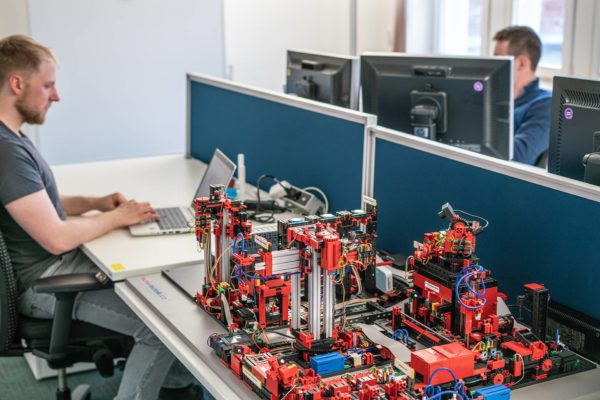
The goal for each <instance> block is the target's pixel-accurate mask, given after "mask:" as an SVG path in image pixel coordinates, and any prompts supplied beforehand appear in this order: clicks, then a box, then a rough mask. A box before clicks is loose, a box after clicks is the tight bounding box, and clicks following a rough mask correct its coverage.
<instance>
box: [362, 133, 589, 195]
mask: <svg viewBox="0 0 600 400" xmlns="http://www.w3.org/2000/svg"><path fill="white" fill-rule="evenodd" d="M377 139H382V140H386V141H388V142H392V143H395V144H399V145H402V146H406V147H410V148H413V149H416V150H420V151H423V152H426V153H430V154H434V155H437V156H440V157H444V158H448V159H450V160H453V161H458V162H461V163H463V164H468V165H471V166H475V167H479V168H481V169H485V170H488V171H492V172H496V173H499V174H501V175H505V176H508V177H512V178H516V179H520V180H522V181H526V182H529V183H532V184H536V185H539V186H543V187H546V188H549V189H553V190H557V191H559V192H563V193H567V194H571V195H574V196H578V197H582V198H584V199H587V200H592V201H595V202H599V203H600V186H594V185H591V184H588V183H585V182H580V181H577V180H574V179H569V178H565V177H563V176H559V175H555V174H551V173H549V172H548V171H545V170H543V169H541V168H537V167H533V166H530V165H527V164H522V163H519V162H515V161H506V160H500V159H497V158H494V157H490V156H486V155H483V154H479V153H475V152H472V151H469V150H465V149H461V148H458V147H453V146H449V145H446V144H443V143H438V142H435V141H431V140H428V139H423V138H420V137H417V136H414V135H410V134H407V133H403V132H400V131H395V130H393V129H388V128H384V127H381V126H372V127H369V129H368V133H367V141H368V144H366V145H365V152H367V151H368V152H369V154H368V156H367V155H366V154H365V159H368V160H369V161H370V164H369V165H368V167H367V169H365V174H367V175H368V176H367V177H365V178H363V181H364V182H365V183H366V189H367V190H365V191H364V192H363V193H364V194H366V195H368V196H372V195H373V193H374V180H375V147H376V142H377Z"/></svg>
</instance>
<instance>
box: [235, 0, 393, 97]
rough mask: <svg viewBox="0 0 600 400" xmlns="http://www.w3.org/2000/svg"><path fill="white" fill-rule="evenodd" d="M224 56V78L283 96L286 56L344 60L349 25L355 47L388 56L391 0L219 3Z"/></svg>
mask: <svg viewBox="0 0 600 400" xmlns="http://www.w3.org/2000/svg"><path fill="white" fill-rule="evenodd" d="M224 1H225V49H226V50H225V53H226V64H227V71H228V75H229V77H231V78H232V79H233V80H234V81H236V82H241V83H245V84H249V85H253V86H258V87H262V88H265V89H270V90H275V91H278V92H281V91H282V88H283V84H284V83H285V70H286V69H285V66H286V51H287V50H288V49H293V50H305V51H309V52H320V53H331V54H342V55H349V54H351V52H352V48H351V47H352V37H351V35H352V25H351V24H352V23H354V22H355V23H356V47H357V52H358V53H359V54H360V53H361V52H363V51H389V50H390V49H391V48H392V37H393V33H394V18H395V14H396V13H395V7H396V1H395V0H378V1H372V0H358V1H356V11H357V13H356V21H351V20H352V16H353V13H352V8H351V7H352V6H353V2H352V1H349V0H302V1H299V0H224Z"/></svg>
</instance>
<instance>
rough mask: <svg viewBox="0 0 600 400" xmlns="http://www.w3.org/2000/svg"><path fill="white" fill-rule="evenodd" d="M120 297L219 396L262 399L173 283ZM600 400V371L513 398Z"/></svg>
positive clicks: (143, 281)
mask: <svg viewBox="0 0 600 400" xmlns="http://www.w3.org/2000/svg"><path fill="white" fill-rule="evenodd" d="M115 290H116V292H117V294H118V295H119V296H120V297H121V298H122V299H123V300H124V301H125V303H127V304H128V305H129V306H130V307H131V308H132V309H133V310H134V311H135V312H136V314H138V315H139V316H140V318H142V319H143V320H144V322H145V323H146V325H148V326H149V327H150V329H152V331H153V332H154V333H155V334H156V335H157V336H158V337H159V338H160V339H161V340H162V341H163V343H165V344H166V346H167V347H169V349H170V350H171V351H172V352H173V354H175V356H176V357H177V358H178V359H179V360H180V361H181V362H182V363H183V364H184V365H185V366H186V367H187V368H188V369H189V370H190V371H191V372H192V374H193V375H194V376H195V377H196V378H197V379H198V380H199V381H200V382H201V383H202V384H203V385H205V386H206V388H207V389H208V390H209V391H210V392H211V393H212V394H213V396H215V397H216V398H218V399H219V398H223V399H258V396H256V395H255V394H254V393H252V392H251V391H249V390H248V389H247V388H246V387H245V386H244V385H243V384H242V382H241V381H240V380H239V379H237V378H236V377H235V375H233V373H232V372H231V370H229V368H227V367H226V366H225V365H223V364H222V363H221V361H220V360H219V358H218V357H217V356H216V355H215V354H214V352H213V350H212V349H211V348H210V347H209V346H208V344H207V341H208V337H209V336H210V335H211V334H212V333H215V332H220V333H223V332H224V331H225V330H224V328H222V327H221V325H219V324H218V323H217V322H216V321H214V320H213V319H212V318H211V317H210V316H209V315H208V314H206V313H205V312H204V311H203V310H201V309H200V307H198V306H197V305H196V304H195V303H194V302H193V301H192V300H191V299H189V298H188V297H186V296H185V295H184V294H183V293H182V292H181V291H180V290H178V289H177V288H175V287H174V286H173V285H172V284H171V282H170V281H169V280H168V279H166V278H164V277H163V276H161V275H160V274H154V275H149V276H144V277H137V278H130V279H127V280H126V281H125V282H120V283H118V284H117V285H116V286H115ZM534 398H543V399H547V400H552V399H556V400H559V399H560V400H564V399H578V400H591V399H598V398H600V368H597V369H595V370H592V371H586V372H583V373H579V374H575V375H571V376H567V377H564V378H560V379H555V380H552V381H548V382H544V383H540V384H537V385H533V386H528V387H525V388H521V389H517V390H514V391H513V392H511V399H513V400H527V399H534Z"/></svg>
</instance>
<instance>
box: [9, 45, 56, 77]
mask: <svg viewBox="0 0 600 400" xmlns="http://www.w3.org/2000/svg"><path fill="white" fill-rule="evenodd" d="M46 60H49V61H53V62H56V57H55V55H54V53H53V52H52V50H50V49H49V48H48V47H46V46H44V45H42V44H40V43H38V42H36V41H35V40H33V39H32V38H30V37H29V36H25V35H13V36H8V37H5V38H4V39H2V40H0V87H2V86H3V85H4V83H5V82H6V81H7V80H8V77H9V76H10V75H11V74H14V73H15V72H20V73H23V74H27V75H28V74H30V73H32V72H35V71H37V70H38V69H39V67H40V64H41V63H42V62H43V61H46Z"/></svg>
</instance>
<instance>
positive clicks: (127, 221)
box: [110, 200, 159, 226]
mask: <svg viewBox="0 0 600 400" xmlns="http://www.w3.org/2000/svg"><path fill="white" fill-rule="evenodd" d="M110 212H112V213H114V215H115V218H117V221H118V223H119V224H120V226H129V225H134V224H139V223H140V222H143V221H147V220H149V221H153V220H157V219H158V218H159V216H158V214H157V213H156V212H155V211H154V209H153V208H152V206H151V205H150V203H148V202H138V201H135V200H129V201H126V202H125V203H121V204H120V205H119V206H118V207H117V208H116V209H114V210H113V211H110Z"/></svg>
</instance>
